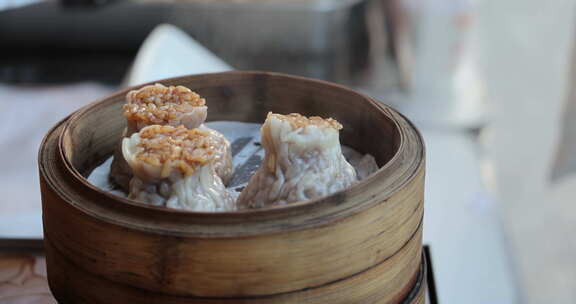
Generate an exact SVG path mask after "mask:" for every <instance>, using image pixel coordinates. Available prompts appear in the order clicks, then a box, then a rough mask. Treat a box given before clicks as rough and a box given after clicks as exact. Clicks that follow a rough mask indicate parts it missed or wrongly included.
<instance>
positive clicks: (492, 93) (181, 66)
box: [0, 0, 576, 304]
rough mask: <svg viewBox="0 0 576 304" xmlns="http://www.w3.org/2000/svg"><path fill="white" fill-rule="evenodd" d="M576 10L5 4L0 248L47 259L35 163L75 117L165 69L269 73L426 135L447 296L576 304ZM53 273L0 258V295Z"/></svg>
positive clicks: (428, 219) (336, 2)
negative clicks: (332, 89) (304, 79)
mask: <svg viewBox="0 0 576 304" xmlns="http://www.w3.org/2000/svg"><path fill="white" fill-rule="evenodd" d="M575 10H576V0H548V1H539V0H218V1H216V0H59V1H56V0H53V1H49V0H48V1H46V0H0V55H1V56H0V168H2V170H0V192H1V193H2V196H1V198H0V252H1V251H2V250H3V251H6V252H7V251H11V252H18V250H21V251H22V252H23V253H27V252H32V251H34V252H36V251H37V250H38V249H39V248H38V246H37V244H38V243H37V241H38V240H40V239H41V238H42V226H41V209H40V194H39V189H38V188H39V187H38V176H37V163H36V153H37V150H38V147H39V144H40V141H41V139H42V137H43V135H44V134H45V133H46V132H47V131H48V129H49V128H50V127H51V126H52V125H54V124H55V123H56V122H58V121H59V120H61V119H63V118H65V117H66V116H67V115H68V114H70V113H71V112H72V111H74V110H76V109H78V108H79V107H81V106H83V105H86V104H88V103H90V102H93V101H96V100H98V99H99V98H102V97H104V96H105V95H107V94H109V93H110V92H112V91H114V90H116V89H118V88H121V87H125V86H129V85H138V84H141V83H143V82H147V81H153V80H157V79H162V78H166V77H172V76H180V75H185V74H198V73H208V72H220V71H227V70H233V69H245V70H246V69H251V70H269V71H277V72H284V73H290V74H296V75H303V76H308V77H314V78H320V79H325V80H329V81H333V82H337V83H340V84H343V85H346V86H350V87H353V88H355V89H358V90H360V91H362V92H364V93H366V94H369V95H371V96H373V97H375V98H377V99H378V100H380V101H381V102H384V103H387V104H390V105H392V106H393V107H395V108H397V109H398V110H400V111H401V112H402V113H404V114H405V115H407V116H408V117H409V118H411V119H412V120H413V121H414V122H415V124H416V125H417V126H418V127H419V129H420V131H421V132H422V134H423V136H424V138H425V141H426V145H427V179H426V183H427V185H426V202H425V204H426V205H425V206H426V211H425V213H426V214H425V226H424V227H425V228H424V229H425V236H424V241H425V243H426V244H427V245H428V246H429V248H430V253H431V260H432V262H433V265H434V272H433V275H434V278H435V282H436V284H435V285H436V286H435V293H436V296H437V300H438V303H442V304H444V303H486V304H506V303H576V240H575V239H574V238H573V236H571V233H573V232H575V231H576V91H574V89H573V87H574V85H573V84H574V81H576V80H575V79H574V77H576V52H575V50H574V43H575V42H576V40H575V37H576V35H575V33H576V32H575V31H574V29H575V26H576V24H575V22H574V21H575V20H576V19H575V18H576V16H575V15H574V12H575ZM15 240H16V241H15ZM35 242H36V243H35ZM42 263H43V260H42V258H41V257H37V258H35V260H32V262H30V260H29V259H28V260H27V259H23V260H22V259H20V260H19V259H12V260H10V261H6V259H0V303H1V304H3V303H16V302H15V301H16V300H22V301H25V300H26V299H29V300H30V301H32V300H33V301H37V302H33V303H53V299H51V297H50V295H49V291H48V290H47V287H46V284H45V282H44V281H43V280H42V279H41V278H42V277H43V276H45V272H44V270H43V264H42ZM15 265H16V266H15ZM23 265H24V266H23ZM26 265H27V266H26ZM31 276H32V277H34V278H36V279H35V280H31V279H27V278H30V277H31ZM39 278H40V279H39ZM15 299H16V300H15ZM17 303H24V302H17ZM30 303H32V302H30Z"/></svg>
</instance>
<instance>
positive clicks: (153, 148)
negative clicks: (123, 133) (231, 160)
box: [122, 125, 234, 211]
mask: <svg viewBox="0 0 576 304" xmlns="http://www.w3.org/2000/svg"><path fill="white" fill-rule="evenodd" d="M218 145H219V139H218V138H215V137H214V136H213V134H211V133H210V132H206V131H203V130H200V129H192V130H189V129H187V128H185V127H183V126H179V127H172V126H159V125H153V126H149V127H145V128H143V129H142V130H141V131H140V132H139V133H135V134H133V135H132V136H130V137H129V138H125V139H124V140H123V141H122V154H123V156H124V158H125V159H126V162H127V164H128V165H129V166H130V168H131V169H132V171H133V172H134V177H133V178H132V180H131V181H130V191H129V196H128V197H129V198H132V199H136V200H140V201H143V202H146V203H149V204H152V205H156V206H165V207H169V208H176V209H184V210H193V211H225V210H232V209H233V208H234V204H233V199H232V198H231V196H230V195H229V194H228V192H227V191H226V188H225V187H224V184H223V183H222V180H221V178H220V177H219V176H218V174H216V171H215V166H214V162H215V160H216V159H217V157H218V156H217V155H218V152H217V146H218Z"/></svg>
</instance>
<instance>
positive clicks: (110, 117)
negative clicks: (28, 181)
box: [39, 72, 424, 303]
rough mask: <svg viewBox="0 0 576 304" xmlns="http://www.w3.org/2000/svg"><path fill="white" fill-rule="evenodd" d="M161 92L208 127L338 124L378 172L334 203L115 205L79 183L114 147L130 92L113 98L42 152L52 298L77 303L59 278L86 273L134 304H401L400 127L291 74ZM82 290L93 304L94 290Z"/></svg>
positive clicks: (386, 115) (66, 127) (405, 201)
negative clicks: (277, 116) (195, 207)
mask: <svg viewBox="0 0 576 304" xmlns="http://www.w3.org/2000/svg"><path fill="white" fill-rule="evenodd" d="M162 83H164V84H182V85H185V86H188V87H190V88H191V89H193V90H195V91H198V92H199V93H200V94H201V95H203V96H205V97H206V99H207V103H208V106H209V120H238V121H252V122H261V121H263V119H264V117H265V115H266V113H267V112H268V111H274V112H279V113H290V112H300V113H302V114H305V115H320V116H324V117H334V118H336V119H338V120H339V121H340V122H341V123H342V124H343V125H344V130H343V133H342V138H343V142H344V143H345V144H347V145H350V146H352V147H354V148H356V149H357V150H360V151H362V152H364V153H370V154H372V155H374V156H375V158H376V160H377V162H378V163H379V164H380V165H381V166H383V168H382V169H380V170H379V171H378V172H377V173H375V174H374V175H372V176H370V177H368V178H367V179H365V180H363V181H362V182H360V183H358V184H357V185H354V186H353V187H351V188H350V189H347V190H345V191H341V192H338V193H335V194H333V195H331V196H328V197H325V198H321V199H317V200H313V201H307V202H298V203H294V204H291V205H287V206H279V207H273V208H267V209H262V210H249V211H237V212H223V213H202V212H185V211H179V210H171V209H164V208H157V207H151V206H147V205H145V204H142V203H139V202H135V201H131V200H127V199H123V198H119V197H115V196H112V195H110V194H108V193H104V192H102V191H100V190H99V189H96V188H95V187H93V186H91V185H90V184H88V183H87V181H86V180H85V178H84V176H86V175H87V174H88V173H89V172H90V171H91V170H92V169H93V168H94V167H95V166H97V165H98V164H99V163H100V162H101V161H103V160H104V159H105V158H106V157H107V156H109V155H110V154H111V153H112V152H113V150H114V146H115V144H116V143H117V140H118V138H120V136H121V132H122V129H123V128H124V120H123V118H122V116H121V115H120V107H121V105H122V103H123V96H124V94H125V93H126V90H125V91H122V92H119V93H117V94H115V95H113V96H111V97H109V98H106V99H104V100H101V101H99V102H96V103H94V104H92V105H89V106H87V107H85V108H83V109H81V110H80V111H78V112H76V113H75V114H74V115H73V116H72V117H70V119H68V120H67V121H66V122H65V123H63V124H61V125H60V126H58V127H56V128H55V129H53V130H52V131H51V132H50V133H49V135H48V136H47V137H46V139H45V141H44V143H43V145H42V148H41V152H40V159H39V163H40V176H41V188H42V195H43V212H44V231H45V238H46V240H47V241H46V243H47V246H49V247H50V250H49V251H50V254H49V255H48V275H49V279H50V282H51V286H52V287H53V289H54V291H55V294H56V295H57V296H59V295H62V297H64V296H65V297H74V296H78V297H80V295H79V293H78V292H77V291H74V290H71V289H75V288H79V287H77V286H72V285H70V284H68V285H67V283H66V282H63V281H62V280H65V279H66V278H67V277H70V276H72V277H75V276H77V275H78V276H82V275H83V274H82V273H84V275H85V276H87V277H91V278H93V279H94V280H96V279H98V280H102V281H105V282H106V284H107V285H110V286H109V287H110V288H108V289H114V288H112V287H114V286H117V287H118V288H117V289H116V291H115V292H116V293H115V296H118V297H119V296H122V295H123V294H124V293H126V299H132V298H130V297H134V299H142V301H145V300H144V299H145V298H146V297H147V296H146V295H148V294H154V295H158V297H160V298H162V299H164V297H166V299H168V298H174V299H182V298H185V299H193V301H195V302H190V303H213V302H214V301H217V300H215V298H219V299H220V298H227V300H226V302H225V303H229V302H231V301H239V302H242V303H243V302H250V303H252V302H254V303H288V302H291V303H295V302H294V301H296V302H299V303H326V301H330V302H334V301H336V302H337V303H398V302H399V301H400V300H401V299H402V298H403V297H405V295H406V293H407V291H408V290H409V289H410V288H411V286H412V285H413V282H414V278H415V274H416V273H417V271H418V269H419V263H420V251H421V230H422V226H421V224H422V215H423V183H424V149H423V144H422V140H421V138H420V136H419V135H418V133H417V132H416V130H415V129H414V128H413V127H412V125H410V123H409V122H407V121H406V120H405V119H404V118H403V117H402V116H401V115H399V114H398V113H397V112H395V111H393V110H392V109H390V108H387V107H386V106H383V105H381V104H379V103H377V102H375V101H373V100H372V99H370V98H368V97H366V96H364V95H362V94H359V93H356V92H354V91H352V90H349V89H346V88H344V87H340V86H337V85H334V84H330V83H326V82H322V81H316V80H309V79H305V78H300V77H293V76H286V75H280V74H274V73H260V72H229V73H220V74H208V75H199V76H191V77H182V78H175V79H170V80H166V81H162ZM56 265H60V266H56ZM66 265H69V266H66ZM88 288H91V290H92V288H93V289H94V290H93V291H94V292H93V293H91V294H93V296H94V297H97V296H98V294H100V292H98V290H100V291H101V290H103V289H102V288H101V287H98V284H94V287H88ZM138 297H140V298H138ZM339 298H341V299H348V301H347V302H346V301H344V302H338V301H337V299H339ZM94 299H96V298H94ZM104 299H110V298H104ZM200 299H203V300H202V301H203V302H198V301H200ZM239 299H242V300H241V301H240V300H239ZM263 299H266V301H264V300H263ZM99 301H100V302H98V301H96V302H95V303H108V302H102V301H104V300H102V299H101V300H99ZM190 301H192V300H190ZM206 301H208V302H206ZM218 301H220V300H218ZM222 301H223V300H222ZM257 301H260V302H257ZM139 303H145V302H139ZM163 303H164V302H163ZM166 303H184V302H179V300H174V301H173V302H170V301H168V302H166ZM186 303H189V302H186ZM214 303H216V302H214Z"/></svg>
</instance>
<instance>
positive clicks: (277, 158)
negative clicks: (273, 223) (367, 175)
mask: <svg viewBox="0 0 576 304" xmlns="http://www.w3.org/2000/svg"><path fill="white" fill-rule="evenodd" d="M341 128H342V125H340V124H339V123H338V122H337V121H336V120H334V119H322V118H320V117H310V118H307V117H304V116H302V115H300V114H289V115H280V114H273V113H269V114H268V117H267V118H266V121H265V122H264V124H263V125H262V128H261V140H262V146H263V147H264V150H265V152H266V155H265V157H264V161H263V163H262V165H261V167H260V168H259V169H258V170H257V171H256V173H255V174H254V176H252V178H251V179H250V182H249V183H248V185H247V186H246V188H245V189H244V190H243V191H242V193H241V194H240V197H239V198H238V201H237V205H238V208H240V209H243V208H261V207H265V206H271V205H284V204H289V203H292V202H296V201H301V200H308V199H313V198H318V197H322V196H326V195H329V194H331V193H334V192H337V191H339V190H342V189H345V188H347V187H349V186H351V185H352V184H354V183H355V182H356V181H357V177H356V172H355V170H354V168H353V167H352V166H351V165H350V164H349V163H348V162H347V161H346V159H345V158H344V156H343V155H342V151H341V147H340V139H339V130H340V129H341Z"/></svg>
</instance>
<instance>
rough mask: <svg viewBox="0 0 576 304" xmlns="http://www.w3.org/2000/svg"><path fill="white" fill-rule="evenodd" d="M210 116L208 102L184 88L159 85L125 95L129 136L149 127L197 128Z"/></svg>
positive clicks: (125, 115)
mask: <svg viewBox="0 0 576 304" xmlns="http://www.w3.org/2000/svg"><path fill="white" fill-rule="evenodd" d="M207 115H208V107H207V106H206V100H205V99H204V98H202V97H200V95H198V94H196V93H195V92H193V91H192V90H190V89H189V88H187V87H184V86H168V87H167V86H164V85H162V84H159V83H157V84H155V85H148V86H145V87H143V88H141V89H139V90H134V91H130V92H128V94H126V104H125V105H124V117H126V120H127V122H128V126H127V132H126V133H127V134H126V135H127V136H130V135H132V134H133V133H134V132H138V131H140V130H141V129H142V128H144V127H147V126H150V125H162V126H174V127H175V126H180V125H183V126H184V127H186V128H187V129H194V128H198V127H199V126H200V125H201V124H203V123H204V121H205V120H206V116H207Z"/></svg>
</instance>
